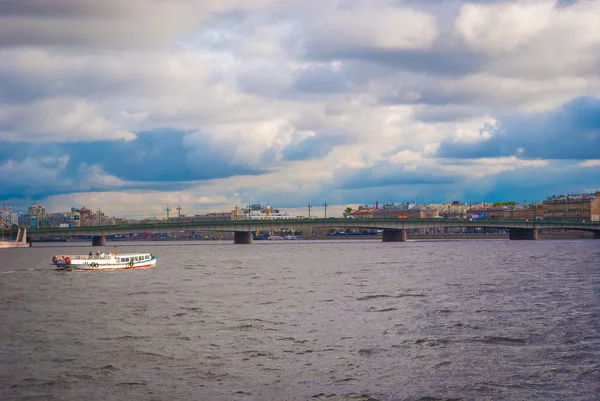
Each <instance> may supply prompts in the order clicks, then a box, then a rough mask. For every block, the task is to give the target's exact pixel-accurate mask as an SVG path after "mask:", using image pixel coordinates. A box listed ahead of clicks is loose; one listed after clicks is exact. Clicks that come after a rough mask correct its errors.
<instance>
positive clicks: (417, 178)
mask: <svg viewBox="0 0 600 401" xmlns="http://www.w3.org/2000/svg"><path fill="white" fill-rule="evenodd" d="M403 167H404V166H402V165H400V166H399V165H394V164H390V163H379V164H377V165H375V166H372V167H365V168H359V169H343V170H336V171H334V173H333V182H334V183H336V184H335V185H336V187H337V188H339V189H357V188H372V187H386V186H400V185H415V186H420V185H442V184H451V183H455V182H457V181H458V180H459V179H460V177H459V176H456V175H451V174H447V173H443V172H441V171H438V170H429V169H423V168H419V169H417V170H416V171H405V170H404V169H403Z"/></svg>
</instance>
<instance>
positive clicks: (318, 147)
mask: <svg viewBox="0 0 600 401" xmlns="http://www.w3.org/2000/svg"><path fill="white" fill-rule="evenodd" d="M349 142H351V138H350V137H348V136H347V135H345V134H341V133H321V134H317V135H314V136H309V137H307V138H304V139H302V140H300V141H298V142H296V143H293V144H291V145H289V146H287V147H286V148H284V149H283V151H282V153H283V160H284V161H298V160H311V159H320V158H323V157H325V156H327V155H328V154H329V153H331V151H332V150H333V149H334V148H335V147H336V146H340V145H344V144H347V143H349Z"/></svg>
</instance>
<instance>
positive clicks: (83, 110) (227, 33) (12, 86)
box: [0, 0, 600, 217]
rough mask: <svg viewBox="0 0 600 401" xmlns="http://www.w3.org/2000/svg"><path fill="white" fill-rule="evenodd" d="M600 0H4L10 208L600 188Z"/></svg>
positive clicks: (2, 151)
mask: <svg viewBox="0 0 600 401" xmlns="http://www.w3.org/2000/svg"><path fill="white" fill-rule="evenodd" d="M598 21H600V0H579V1H576V0H570V1H567V0H561V1H554V0H523V1H496V0H471V1H460V0H428V1H417V0H371V1H368V0H318V1H316V0H303V1H297V2H295V1H283V0H279V1H277V0H170V1H166V0H154V1H149V0H128V1H127V2H123V1H121V0H103V1H101V2H100V1H94V0H81V1H78V2H73V1H71V0H30V1H27V2H24V1H22V0H0V201H2V200H4V201H7V202H8V204H9V205H10V206H12V208H13V210H14V211H26V209H27V207H28V206H29V205H30V204H31V203H32V202H33V201H36V202H38V203H41V204H43V205H44V206H45V207H46V209H47V211H49V212H59V211H66V210H70V208H71V207H72V206H74V207H81V206H86V207H88V208H91V209H93V210H97V209H102V211H103V212H105V213H107V214H110V215H114V216H129V217H146V216H163V215H165V214H166V212H165V208H166V207H167V206H170V207H171V208H173V209H174V208H176V207H177V206H178V205H180V206H181V208H182V212H181V213H182V214H186V215H194V214H200V213H206V212H218V211H230V210H231V209H233V208H234V207H235V206H236V205H237V206H243V205H248V204H249V203H261V204H263V205H264V204H266V203H267V202H268V203H269V204H270V205H271V206H274V207H279V208H284V209H288V210H291V211H295V212H296V213H299V214H304V215H306V214H307V213H308V211H307V205H308V204H309V203H310V204H311V205H312V206H313V209H312V214H313V215H322V214H323V213H324V207H323V205H324V204H325V203H327V204H328V205H329V206H328V215H330V216H332V215H336V214H339V213H341V211H342V210H343V209H345V208H346V207H347V206H351V207H355V206H356V205H359V204H369V205H373V204H375V202H376V201H378V202H379V203H380V204H382V203H386V202H396V203H399V202H406V201H416V202H418V203H440V202H451V201H453V200H461V201H463V202H473V203H474V202H482V201H518V202H528V203H529V202H532V201H542V200H543V199H545V198H546V197H548V196H550V195H554V194H568V193H581V192H593V191H597V190H600V23H598Z"/></svg>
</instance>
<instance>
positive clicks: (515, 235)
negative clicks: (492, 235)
mask: <svg viewBox="0 0 600 401" xmlns="http://www.w3.org/2000/svg"><path fill="white" fill-rule="evenodd" d="M508 238H509V239H510V240H513V241H526V240H537V239H538V231H537V230H536V229H529V228H511V229H510V230H509V232H508Z"/></svg>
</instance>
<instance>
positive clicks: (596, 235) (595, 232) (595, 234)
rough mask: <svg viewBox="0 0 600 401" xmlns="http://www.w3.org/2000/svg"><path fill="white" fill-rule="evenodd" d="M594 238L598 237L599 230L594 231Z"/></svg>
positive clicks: (599, 234)
mask: <svg viewBox="0 0 600 401" xmlns="http://www.w3.org/2000/svg"><path fill="white" fill-rule="evenodd" d="M594 239H600V231H594Z"/></svg>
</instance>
